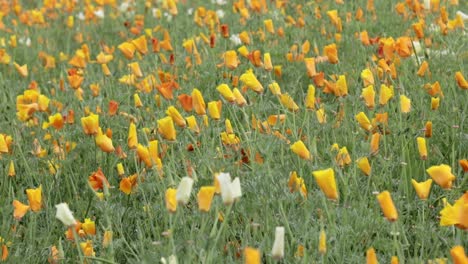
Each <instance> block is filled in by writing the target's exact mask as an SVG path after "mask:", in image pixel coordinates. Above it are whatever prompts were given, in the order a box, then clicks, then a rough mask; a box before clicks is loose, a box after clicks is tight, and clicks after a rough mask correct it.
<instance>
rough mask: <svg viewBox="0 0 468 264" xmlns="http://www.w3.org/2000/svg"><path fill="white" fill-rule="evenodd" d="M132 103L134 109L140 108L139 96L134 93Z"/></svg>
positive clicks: (141, 104)
mask: <svg viewBox="0 0 468 264" xmlns="http://www.w3.org/2000/svg"><path fill="white" fill-rule="evenodd" d="M133 101H134V103H135V107H137V108H138V107H142V106H143V103H142V102H141V99H140V96H139V95H138V94H137V93H136V94H134V95H133Z"/></svg>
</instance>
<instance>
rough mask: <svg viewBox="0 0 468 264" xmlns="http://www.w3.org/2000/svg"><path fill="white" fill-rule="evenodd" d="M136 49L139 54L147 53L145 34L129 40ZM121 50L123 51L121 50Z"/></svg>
mask: <svg viewBox="0 0 468 264" xmlns="http://www.w3.org/2000/svg"><path fill="white" fill-rule="evenodd" d="M131 43H132V44H133V46H134V47H135V48H136V50H137V51H138V52H139V53H141V54H143V55H144V54H146V53H148V42H147V41H146V36H145V35H142V36H141V37H138V38H136V39H134V40H132V41H131ZM122 52H123V51H122Z"/></svg>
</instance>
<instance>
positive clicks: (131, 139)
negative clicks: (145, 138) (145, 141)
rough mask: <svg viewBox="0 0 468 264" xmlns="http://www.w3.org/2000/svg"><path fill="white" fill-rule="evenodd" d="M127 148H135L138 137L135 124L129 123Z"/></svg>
mask: <svg viewBox="0 0 468 264" xmlns="http://www.w3.org/2000/svg"><path fill="white" fill-rule="evenodd" d="M127 143H128V147H129V148H136V146H137V145H138V135H137V129H136V125H135V123H133V122H131V123H130V127H129V128H128V139H127Z"/></svg>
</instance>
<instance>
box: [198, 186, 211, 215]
mask: <svg viewBox="0 0 468 264" xmlns="http://www.w3.org/2000/svg"><path fill="white" fill-rule="evenodd" d="M214 193H215V187H214V186H203V187H201V188H200V190H199V191H198V194H197V200H198V209H199V210H200V211H202V212H208V211H210V207H211V201H212V200H213V196H214Z"/></svg>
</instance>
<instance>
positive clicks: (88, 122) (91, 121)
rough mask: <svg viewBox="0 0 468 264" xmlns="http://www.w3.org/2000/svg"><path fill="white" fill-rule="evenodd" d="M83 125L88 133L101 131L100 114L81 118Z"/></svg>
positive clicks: (93, 133) (92, 133)
mask: <svg viewBox="0 0 468 264" xmlns="http://www.w3.org/2000/svg"><path fill="white" fill-rule="evenodd" d="M81 126H82V127H83V130H84V132H85V134H86V135H95V134H97V133H98V131H99V116H98V115H95V114H90V115H89V116H87V117H82V118H81Z"/></svg>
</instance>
